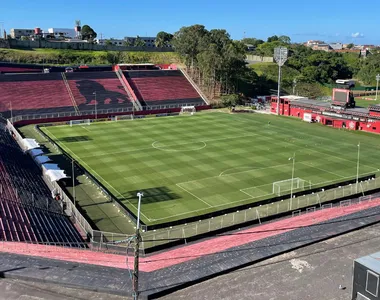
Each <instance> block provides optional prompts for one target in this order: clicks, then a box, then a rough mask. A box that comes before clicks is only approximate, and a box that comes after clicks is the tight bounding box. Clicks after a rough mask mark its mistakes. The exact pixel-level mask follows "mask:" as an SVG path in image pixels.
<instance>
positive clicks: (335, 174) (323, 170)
mask: <svg viewBox="0 0 380 300" xmlns="http://www.w3.org/2000/svg"><path fill="white" fill-rule="evenodd" d="M299 164H302V165H304V166H307V167H310V168H313V169H317V170H321V171H322V172H326V173H330V174H332V175H334V176H338V177H340V178H344V176H342V175H339V174H337V173H334V172H330V171H327V170H325V169H322V168H319V167H315V166H313V165H310V164H307V163H306V162H300V163H299Z"/></svg>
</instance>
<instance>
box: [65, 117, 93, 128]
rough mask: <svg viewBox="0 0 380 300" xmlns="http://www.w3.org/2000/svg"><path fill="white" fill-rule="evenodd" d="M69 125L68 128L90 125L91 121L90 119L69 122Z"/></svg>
mask: <svg viewBox="0 0 380 300" xmlns="http://www.w3.org/2000/svg"><path fill="white" fill-rule="evenodd" d="M69 125H70V127H73V126H75V125H79V126H83V125H91V120H90V119H83V120H70V122H69Z"/></svg>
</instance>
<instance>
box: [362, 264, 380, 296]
mask: <svg viewBox="0 0 380 300" xmlns="http://www.w3.org/2000/svg"><path fill="white" fill-rule="evenodd" d="M365 290H366V291H367V292H368V293H370V294H371V295H373V296H375V297H377V295H378V292H379V275H377V274H376V273H374V272H372V271H370V270H367V282H366V285H365Z"/></svg>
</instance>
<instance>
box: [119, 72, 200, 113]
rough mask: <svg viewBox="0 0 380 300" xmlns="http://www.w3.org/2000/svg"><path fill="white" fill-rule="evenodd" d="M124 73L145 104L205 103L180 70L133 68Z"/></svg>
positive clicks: (195, 104)
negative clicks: (140, 69) (135, 69)
mask: <svg viewBox="0 0 380 300" xmlns="http://www.w3.org/2000/svg"><path fill="white" fill-rule="evenodd" d="M123 74H124V76H125V77H126V78H127V80H128V82H129V83H130V85H131V87H132V89H133V90H134V92H135V94H136V96H137V97H138V100H140V102H142V103H143V105H145V106H154V105H165V104H169V105H170V104H178V103H180V104H183V105H186V104H189V105H194V106H197V105H204V101H203V99H202V98H201V97H200V95H199V94H198V93H197V91H196V90H195V89H194V87H193V86H192V85H191V83H190V82H189V81H188V80H187V79H186V77H185V76H184V75H183V74H182V73H181V71H179V70H146V71H133V70H132V71H128V72H123Z"/></svg>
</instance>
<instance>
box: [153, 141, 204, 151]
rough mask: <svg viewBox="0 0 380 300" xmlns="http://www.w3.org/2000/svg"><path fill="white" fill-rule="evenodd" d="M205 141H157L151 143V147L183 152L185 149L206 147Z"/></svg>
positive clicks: (191, 149)
mask: <svg viewBox="0 0 380 300" xmlns="http://www.w3.org/2000/svg"><path fill="white" fill-rule="evenodd" d="M206 146H207V144H206V142H191V143H178V144H170V145H165V144H163V143H160V142H159V141H155V142H153V143H152V147H153V148H154V149H157V150H161V151H167V152H185V151H198V150H202V149H204V148H206Z"/></svg>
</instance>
